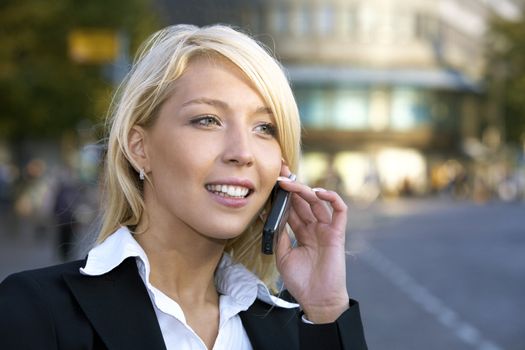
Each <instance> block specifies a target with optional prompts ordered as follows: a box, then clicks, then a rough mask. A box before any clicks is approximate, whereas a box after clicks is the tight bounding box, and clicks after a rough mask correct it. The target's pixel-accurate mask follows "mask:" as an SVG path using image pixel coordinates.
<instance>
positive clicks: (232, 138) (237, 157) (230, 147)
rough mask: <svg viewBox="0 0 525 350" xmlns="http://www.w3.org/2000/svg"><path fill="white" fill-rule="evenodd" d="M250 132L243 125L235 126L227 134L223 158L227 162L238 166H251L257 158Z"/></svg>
mask: <svg viewBox="0 0 525 350" xmlns="http://www.w3.org/2000/svg"><path fill="white" fill-rule="evenodd" d="M250 136H251V135H250V132H249V131H247V130H243V128H241V127H233V128H231V129H230V130H229V132H227V133H226V134H225V141H224V144H225V145H224V150H223V155H222V159H223V161H224V162H225V163H228V164H233V165H237V166H251V165H253V162H254V160H255V158H254V154H253V149H252V144H251V138H250Z"/></svg>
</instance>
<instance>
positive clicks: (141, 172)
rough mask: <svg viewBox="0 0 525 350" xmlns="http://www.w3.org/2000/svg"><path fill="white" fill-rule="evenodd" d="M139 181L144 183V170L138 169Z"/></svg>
mask: <svg viewBox="0 0 525 350" xmlns="http://www.w3.org/2000/svg"><path fill="white" fill-rule="evenodd" d="M139 179H140V180H141V181H144V169H140V173H139Z"/></svg>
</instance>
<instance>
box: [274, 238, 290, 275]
mask: <svg viewBox="0 0 525 350" xmlns="http://www.w3.org/2000/svg"><path fill="white" fill-rule="evenodd" d="M275 246H276V248H275V258H276V260H277V266H278V267H279V266H280V264H281V263H282V261H283V259H285V258H286V256H287V255H288V254H289V253H290V251H291V250H292V240H291V238H290V236H289V235H288V232H287V230H286V228H285V229H284V230H283V232H281V233H280V234H279V235H278V237H277V242H276V245H275ZM279 272H280V271H279Z"/></svg>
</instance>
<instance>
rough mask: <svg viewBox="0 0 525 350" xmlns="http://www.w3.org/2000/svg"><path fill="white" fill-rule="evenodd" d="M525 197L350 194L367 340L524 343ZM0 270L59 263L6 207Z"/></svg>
mask: <svg viewBox="0 0 525 350" xmlns="http://www.w3.org/2000/svg"><path fill="white" fill-rule="evenodd" d="M524 213H525V203H501V202H493V203H487V204H484V205H477V204H473V203H470V202H454V201H452V200H449V199H433V200H428V199H417V200H416V199H409V200H407V199H403V200H392V201H386V202H377V203H374V204H373V205H371V206H369V207H367V208H363V207H358V206H356V205H354V204H350V208H349V230H348V236H347V237H348V238H347V248H348V270H347V272H348V286H349V292H350V294H351V296H352V297H353V298H355V299H357V300H358V301H359V302H360V306H361V313H362V317H363V322H364V327H365V332H366V336H367V341H368V345H369V348H370V349H379V350H381V349H388V350H390V349H402V350H411V349H414V350H416V349H417V350H420V349H424V350H434V349H435V350H438V349H439V350H443V349H447V350H467V349H476V350H523V349H525V333H524V332H523V331H524V330H525V317H524V316H523V310H525V298H523V296H524V295H525V278H524V277H525V254H524V252H525V215H524ZM1 219H2V221H3V222H2V225H1V227H2V230H1V231H0V244H1V245H0V280H2V279H4V278H5V277H6V276H7V275H8V274H9V273H11V272H15V271H19V270H22V269H28V268H33V267H39V266H46V265H49V264H54V263H58V262H59V259H58V255H57V252H56V247H55V245H54V235H53V231H52V230H48V232H46V233H45V234H43V235H42V236H39V235H38V234H37V233H35V232H33V231H32V229H31V228H27V227H26V226H27V225H25V224H24V223H20V222H15V220H14V219H13V216H11V215H4V216H2V217H1Z"/></svg>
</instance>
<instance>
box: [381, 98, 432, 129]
mask: <svg viewBox="0 0 525 350" xmlns="http://www.w3.org/2000/svg"><path fill="white" fill-rule="evenodd" d="M430 123H431V114H430V105H429V103H428V101H426V99H425V98H424V95H423V93H421V92H420V91H417V90H415V89H413V88H396V89H394V91H393V92H392V114H391V120H390V126H391V128H392V129H394V130H412V129H416V128H420V127H423V126H430Z"/></svg>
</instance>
